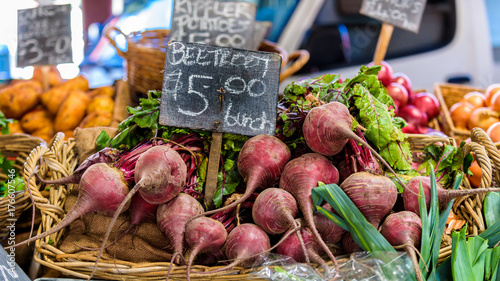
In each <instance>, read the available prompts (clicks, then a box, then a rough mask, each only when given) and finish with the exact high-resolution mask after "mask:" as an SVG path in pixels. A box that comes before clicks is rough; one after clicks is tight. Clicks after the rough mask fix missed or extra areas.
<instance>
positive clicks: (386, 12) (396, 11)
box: [360, 0, 427, 33]
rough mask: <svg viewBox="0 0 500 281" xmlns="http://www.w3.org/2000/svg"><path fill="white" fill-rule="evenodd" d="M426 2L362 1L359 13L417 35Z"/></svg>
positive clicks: (416, 0)
mask: <svg viewBox="0 0 500 281" xmlns="http://www.w3.org/2000/svg"><path fill="white" fill-rule="evenodd" d="M426 2H427V1H426V0H404V1H402V0H363V3H362V5H361V10H360V13H361V14H363V15H365V16H368V17H371V18H375V19H378V20H381V21H383V22H385V23H389V24H392V25H394V26H397V27H399V28H402V29H406V30H409V31H412V32H415V33H418V29H419V27H420V21H421V19H422V15H423V13H424V9H425V4H426Z"/></svg>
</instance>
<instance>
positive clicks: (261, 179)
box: [202, 135, 291, 216]
mask: <svg viewBox="0 0 500 281" xmlns="http://www.w3.org/2000/svg"><path fill="white" fill-rule="evenodd" d="M290 158H291V152H290V149H289V148H288V146H287V145H286V144H285V143H283V142H282V141H281V140H280V139H278V138H276V137H274V136H270V135H257V136H254V137H252V138H250V139H248V140H247V141H246V142H245V144H244V145H243V147H242V148H241V151H240V153H239V155H238V160H237V164H238V171H239V173H240V175H241V176H242V177H243V179H244V181H245V182H246V184H247V185H246V189H245V193H244V194H243V196H242V197H241V198H240V199H238V200H236V201H234V202H232V203H231V204H228V205H226V206H224V207H222V208H219V209H216V210H211V211H207V212H205V213H203V214H202V215H203V216H208V215H211V214H214V213H217V212H221V211H224V210H227V209H230V208H233V207H235V206H237V205H238V204H240V203H242V202H244V201H245V200H247V199H248V197H250V195H251V194H252V193H253V192H254V191H255V190H257V189H259V188H260V189H264V188H267V187H270V186H272V185H273V184H274V183H276V182H277V181H278V179H279V177H280V174H281V171H282V170H283V167H285V164H286V163H287V162H288V161H289V160H290Z"/></svg>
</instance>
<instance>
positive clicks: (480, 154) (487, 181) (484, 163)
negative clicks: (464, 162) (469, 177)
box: [462, 141, 493, 188]
mask: <svg viewBox="0 0 500 281" xmlns="http://www.w3.org/2000/svg"><path fill="white" fill-rule="evenodd" d="M462 151H463V154H464V156H465V155H467V154H469V152H474V154H475V155H476V160H477V164H479V167H480V168H481V171H482V172H483V175H482V177H481V183H480V184H479V187H480V188H488V187H490V186H491V180H492V172H493V168H492V167H491V160H490V158H489V157H488V153H487V152H486V149H485V148H484V146H483V144H480V143H477V142H474V141H471V142H469V143H466V144H465V145H464V146H463V148H462ZM464 172H466V171H464Z"/></svg>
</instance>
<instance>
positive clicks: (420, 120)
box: [399, 105, 428, 127]
mask: <svg viewBox="0 0 500 281" xmlns="http://www.w3.org/2000/svg"><path fill="white" fill-rule="evenodd" d="M399 116H400V117H402V118H403V119H404V120H406V122H408V123H411V124H413V125H415V126H416V127H426V126H427V121H428V120H427V114H426V113H425V112H423V111H421V110H420V109H418V108H417V107H416V106H414V105H405V106H402V107H401V108H400V109H399Z"/></svg>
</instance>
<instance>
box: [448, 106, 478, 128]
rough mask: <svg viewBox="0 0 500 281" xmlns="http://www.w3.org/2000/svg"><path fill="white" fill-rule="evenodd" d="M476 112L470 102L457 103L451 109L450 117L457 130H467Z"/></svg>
mask: <svg viewBox="0 0 500 281" xmlns="http://www.w3.org/2000/svg"><path fill="white" fill-rule="evenodd" d="M472 111H474V106H473V105H472V104H470V103H468V102H457V103H455V104H454V105H453V106H452V107H451V108H450V117H451V120H453V124H454V125H455V127H457V128H461V129H467V122H468V121H469V118H470V115H471V114H472Z"/></svg>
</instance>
